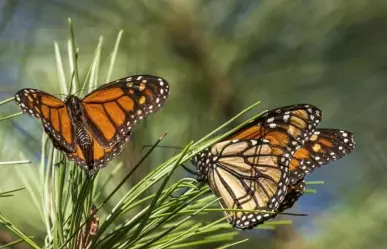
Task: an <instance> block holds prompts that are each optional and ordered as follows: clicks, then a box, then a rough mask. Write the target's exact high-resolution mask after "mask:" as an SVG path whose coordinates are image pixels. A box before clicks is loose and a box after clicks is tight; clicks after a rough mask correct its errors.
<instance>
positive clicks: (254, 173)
mask: <svg viewBox="0 0 387 249" xmlns="http://www.w3.org/2000/svg"><path fill="white" fill-rule="evenodd" d="M203 153H204V155H199V157H198V158H199V159H198V162H197V164H198V165H206V167H207V170H208V171H207V180H208V183H209V185H210V188H211V189H212V190H213V192H214V193H215V195H216V196H218V197H221V199H220V203H221V205H222V207H223V208H224V209H244V210H259V211H261V212H243V211H239V212H229V211H226V214H227V216H228V220H229V222H230V223H231V224H232V225H233V226H234V227H235V228H238V229H249V228H252V227H254V226H256V225H257V224H259V223H262V222H263V221H264V220H265V219H267V217H269V213H267V212H266V213H265V212H264V211H273V210H275V209H277V208H278V207H279V204H280V202H281V201H282V200H283V199H284V197H285V195H286V189H287V187H286V184H287V182H288V168H287V164H288V163H289V161H288V158H286V157H284V156H283V154H282V153H279V152H278V151H276V149H273V148H272V147H271V145H270V143H269V141H267V140H234V141H224V142H220V143H217V144H215V145H214V146H212V148H211V150H210V151H207V152H203ZM262 211H263V212H262Z"/></svg>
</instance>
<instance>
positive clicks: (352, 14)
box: [0, 0, 387, 248]
mask: <svg viewBox="0 0 387 249" xmlns="http://www.w3.org/2000/svg"><path fill="white" fill-rule="evenodd" d="M0 11H1V14H0V72H1V73H0V99H5V98H8V97H11V96H12V95H13V94H14V93H15V92H16V91H17V90H18V89H20V88H22V87H27V86H28V87H35V88H39V89H43V90H45V91H48V92H51V93H59V90H58V89H57V88H56V86H57V84H56V82H57V81H58V75H57V73H56V64H55V59H54V49H53V40H56V41H58V43H59V45H60V49H61V51H62V52H63V54H62V57H63V59H64V60H67V59H68V58H67V57H66V54H65V53H64V51H65V49H66V46H67V43H66V40H65V39H66V37H67V31H66V21H67V18H68V17H71V18H72V19H73V21H74V23H75V26H76V30H75V32H76V37H77V43H78V45H79V47H80V49H81V54H82V56H81V57H80V58H79V59H78V61H79V63H80V73H81V76H82V77H84V76H85V75H86V73H87V65H89V63H90V61H91V59H92V55H93V53H94V49H95V45H96V44H97V43H98V39H99V36H100V35H101V34H102V35H103V36H104V41H103V47H104V48H108V49H106V50H103V51H102V54H101V70H100V78H99V79H98V81H99V82H100V83H103V82H104V79H105V78H106V75H104V73H106V72H107V66H108V64H109V54H107V52H106V51H111V50H112V48H113V46H114V40H115V39H116V35H117V33H118V31H119V30H120V29H123V30H124V34H123V37H122V42H121V46H120V49H119V55H118V57H117V63H116V67H115V68H114V71H113V75H112V78H120V77H124V76H127V75H134V74H139V73H148V74H155V75H160V76H162V77H164V78H165V79H167V80H168V81H169V82H170V85H171V89H172V92H171V97H170V99H169V102H168V103H167V104H166V106H165V107H164V108H163V109H162V110H161V111H160V112H159V113H157V114H155V115H153V116H152V117H150V118H149V119H147V120H146V121H145V122H143V123H142V124H141V125H139V126H138V127H136V128H135V130H134V135H133V140H132V142H131V144H130V145H129V146H127V148H126V149H125V151H124V153H123V155H124V156H120V158H119V159H120V160H123V162H124V167H123V169H122V175H123V174H124V173H125V172H127V171H128V170H129V169H130V167H131V166H132V165H133V162H136V161H138V158H139V157H140V156H141V147H142V146H143V145H146V144H149V143H151V141H154V140H155V138H157V137H159V136H160V134H162V133H164V131H166V130H168V131H170V132H169V135H168V136H167V137H166V139H165V144H170V145H175V146H179V145H184V144H186V143H187V142H188V141H189V140H190V139H197V138H200V137H201V136H202V135H204V134H206V133H208V132H209V131H211V130H212V129H213V128H214V127H216V126H217V125H219V124H221V123H223V122H224V121H225V120H227V119H228V118H230V117H231V116H232V115H234V114H236V113H237V112H238V111H239V110H241V109H243V108H244V107H246V106H248V105H250V104H251V103H253V102H255V101H257V100H261V101H262V105H260V108H262V109H263V108H274V107H278V106H282V105H288V104H295V103H303V102H307V103H311V104H314V105H316V106H318V107H319V108H321V109H322V110H323V112H324V119H323V122H322V124H321V126H322V127H334V128H342V129H347V130H350V131H352V132H353V133H354V134H355V140H356V142H357V145H358V146H357V149H356V150H355V152H354V153H353V154H352V155H350V156H348V157H346V158H344V159H342V160H339V161H338V162H334V163H331V164H330V165H329V166H327V167H324V168H323V169H321V170H318V171H317V172H315V173H314V174H313V175H312V176H310V178H309V179H308V180H314V179H317V180H324V181H325V183H326V184H324V185H322V186H318V188H317V190H318V192H317V194H316V195H312V196H310V195H309V196H307V197H303V198H301V199H300V201H299V203H298V205H297V208H298V211H302V212H304V213H309V216H308V217H304V218H295V219H294V221H295V224H296V226H295V227H283V228H281V229H277V230H276V231H275V232H272V231H267V232H264V231H260V230H259V231H258V230H257V231H251V232H246V233H242V235H241V236H242V237H244V238H245V237H250V238H251V239H250V241H249V242H247V243H245V244H241V245H238V246H235V247H234V248H248V246H250V248H251V247H252V245H254V246H256V245H257V241H259V243H260V245H262V248H263V247H266V248H268V247H269V248H270V247H273V248H293V247H294V248H315V247H318V248H326V247H328V246H333V245H334V246H335V247H337V248H357V247H359V248H360V247H364V246H369V247H371V248H385V246H386V241H385V240H383V234H384V233H385V224H386V219H385V218H386V215H385V212H383V211H384V209H385V207H386V204H387V200H386V199H385V198H383V197H384V196H386V187H387V186H386V183H385V182H386V181H385V180H384V179H385V177H386V163H385V162H386V160H385V159H386V158H385V157H386V152H385V148H387V147H386V145H387V144H386V142H385V141H386V137H387V132H386V128H385V127H387V116H386V115H383V114H384V113H385V109H386V108H385V107H386V104H387V103H386V102H387V95H386V92H387V84H386V78H387V77H386V76H387V75H386V73H387V70H386V58H387V33H386V32H385V26H386V24H387V2H386V1H385V0H374V1H364V0H337V1H327V0H315V1H305V0H261V1H251V0H250V1H248V0H246V1H231V0H225V1H221V0H213V1H204V0H198V1H184V0H164V1H161V0H160V1H149V0H148V1H126V0H112V1H105V0H94V1H89V0H88V1H73V0H71V1H65V0H31V1H21V0H3V1H0ZM64 64H65V65H66V63H64ZM67 71H68V70H67ZM67 80H68V81H69V80H70V79H69V78H67ZM8 106H9V109H8V110H7V109H6V108H1V110H0V116H5V115H8V114H12V113H15V112H17V111H18V109H17V107H16V105H12V104H9V105H8ZM5 110H6V111H5ZM41 134H42V133H41V127H40V124H39V123H38V122H36V121H34V120H32V119H31V118H29V117H24V116H21V117H18V118H15V119H12V120H10V121H6V122H2V123H1V125H0V137H1V139H0V156H1V161H13V160H24V159H30V160H32V161H35V162H36V161H37V160H38V158H39V156H40V155H39V154H38V153H39V150H37V149H36V148H39V144H40V140H41ZM14 148H18V150H15V149H14ZM173 153H175V151H170V150H167V149H161V148H160V149H158V153H156V154H154V155H153V156H152V159H151V160H150V161H148V163H147V165H143V166H142V172H139V173H137V174H136V175H135V176H134V177H132V178H131V179H130V182H128V184H127V186H125V188H124V189H123V190H122V191H121V193H118V194H121V195H122V194H123V193H125V189H126V190H128V189H130V187H131V186H132V185H133V184H134V183H136V182H138V180H139V179H141V178H142V177H143V176H144V174H146V173H147V172H149V170H150V169H151V168H152V167H153V166H154V165H157V163H159V162H161V161H163V160H164V159H166V158H168V156H169V155H172V154H173ZM27 167H29V166H28V165H19V166H2V167H1V169H0V170H1V171H0V189H1V191H0V192H3V191H6V190H10V189H15V188H20V187H23V183H22V182H21V180H20V179H21V175H20V174H16V170H18V171H19V172H28V173H26V174H25V175H24V177H35V175H34V172H33V170H30V169H27ZM16 168H17V169H16ZM110 170H111V169H110ZM104 174H106V177H107V176H108V174H109V169H108V168H107V169H106V170H105V171H104ZM185 174H186V173H184V172H183V171H179V172H177V174H176V179H179V178H180V177H181V176H184V175H185ZM101 177H104V176H101ZM115 178H117V179H115ZM115 178H114V179H113V180H112V181H118V180H119V179H121V178H120V177H119V176H118V177H115ZM112 185H114V184H113V183H112V184H108V185H107V186H106V193H108V192H109V189H111V187H112ZM106 193H105V194H106ZM101 194H104V193H101ZM10 198H11V199H10ZM10 198H6V201H4V199H2V200H0V210H1V211H2V212H3V211H4V213H6V214H7V215H8V217H12V220H14V221H15V222H16V220H17V222H18V224H20V225H21V226H22V227H23V228H25V229H27V230H29V231H30V233H31V234H33V235H35V236H39V234H41V232H42V230H43V229H42V227H43V224H41V222H40V220H39V219H37V218H35V217H39V213H38V211H37V210H35V209H33V208H28V209H26V208H25V207H28V206H29V202H30V201H31V200H30V199H29V195H28V193H27V192H26V191H22V192H20V193H17V194H16V197H10ZM113 199H114V198H113ZM116 200H117V199H116ZM113 201H114V200H113ZM311 220H313V222H310V221H311ZM7 236H8V235H4V236H2V238H6V237H7ZM15 248H16V247H15Z"/></svg>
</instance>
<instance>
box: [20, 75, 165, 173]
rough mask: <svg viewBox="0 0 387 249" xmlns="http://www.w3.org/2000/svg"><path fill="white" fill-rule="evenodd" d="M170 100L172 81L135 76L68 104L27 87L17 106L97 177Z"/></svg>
mask: <svg viewBox="0 0 387 249" xmlns="http://www.w3.org/2000/svg"><path fill="white" fill-rule="evenodd" d="M168 96H169V85H168V82H167V81H166V80H164V79H162V78H160V77H157V76H151V75H135V76H130V77H126V78H122V79H119V80H116V81H114V82H111V83H108V84H105V85H103V86H101V87H99V88H98V89H96V90H94V91H92V92H91V93H89V94H88V95H86V96H85V97H84V98H83V99H80V98H78V97H77V96H75V95H69V96H68V97H67V98H66V100H65V101H62V100H60V99H58V98H56V97H54V96H52V95H50V94H48V93H46V92H43V91H40V90H37V89H30V88H25V89H22V90H20V91H19V92H17V93H16V95H15V101H16V103H17V105H18V106H19V107H20V108H21V109H22V111H23V112H24V113H27V114H29V115H31V116H33V117H35V118H38V119H40V120H41V121H42V124H43V127H44V130H45V132H46V133H47V134H48V136H49V137H50V138H51V140H52V141H53V144H54V146H55V147H56V148H57V149H59V150H61V151H63V152H65V153H66V155H67V157H68V158H69V159H70V160H74V161H75V162H76V163H77V164H78V165H80V166H82V167H83V168H84V169H86V172H88V173H89V174H94V173H95V172H96V171H98V170H99V169H101V168H103V167H105V166H106V164H107V163H108V162H109V161H111V160H112V158H113V157H114V156H116V155H118V154H119V153H120V152H121V151H122V149H123V147H124V145H125V144H126V143H127V141H128V140H129V138H130V135H131V130H132V128H133V126H134V125H135V124H136V123H137V122H138V121H139V120H141V119H144V118H145V117H147V116H148V115H150V114H151V113H153V112H156V111H157V110H158V109H160V108H161V107H162V105H163V104H164V102H165V101H166V99H167V98H168Z"/></svg>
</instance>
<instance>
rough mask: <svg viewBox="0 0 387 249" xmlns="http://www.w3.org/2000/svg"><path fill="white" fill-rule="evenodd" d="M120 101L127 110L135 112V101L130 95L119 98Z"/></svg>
mask: <svg viewBox="0 0 387 249" xmlns="http://www.w3.org/2000/svg"><path fill="white" fill-rule="evenodd" d="M117 101H118V103H119V104H120V106H121V107H122V108H123V109H124V110H125V111H127V112H133V110H134V101H133V99H132V98H130V97H129V96H122V97H121V98H119V99H118V100H117Z"/></svg>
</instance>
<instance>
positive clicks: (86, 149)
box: [75, 126, 94, 169]
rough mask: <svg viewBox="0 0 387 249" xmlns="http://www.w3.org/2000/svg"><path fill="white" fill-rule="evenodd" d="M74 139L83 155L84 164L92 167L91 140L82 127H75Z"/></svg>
mask: <svg viewBox="0 0 387 249" xmlns="http://www.w3.org/2000/svg"><path fill="white" fill-rule="evenodd" d="M75 137H76V141H77V143H78V145H79V147H80V148H81V150H82V154H83V156H84V157H85V162H86V165H87V167H88V168H89V169H92V168H93V165H94V158H93V141H92V139H91V137H90V135H89V133H88V132H87V130H86V129H85V128H84V127H81V126H79V127H77V128H76V132H75Z"/></svg>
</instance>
